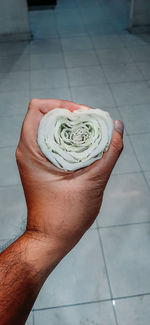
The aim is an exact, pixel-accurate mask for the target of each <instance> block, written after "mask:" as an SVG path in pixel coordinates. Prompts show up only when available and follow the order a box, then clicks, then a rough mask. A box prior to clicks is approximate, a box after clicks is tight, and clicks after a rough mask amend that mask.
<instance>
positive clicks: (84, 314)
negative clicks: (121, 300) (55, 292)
mask: <svg viewBox="0 0 150 325" xmlns="http://www.w3.org/2000/svg"><path fill="white" fill-rule="evenodd" d="M34 316H35V324H36V325H41V324H43V325H49V324H50V323H52V324H53V325H60V324H61V325H79V324H81V325H83V324H93V325H101V324H103V325H115V324H116V323H115V319H114V315H113V309H112V305H111V302H102V303H92V304H88V305H86V304H85V305H80V306H74V307H68V308H58V309H51V310H41V311H35V312H34Z"/></svg>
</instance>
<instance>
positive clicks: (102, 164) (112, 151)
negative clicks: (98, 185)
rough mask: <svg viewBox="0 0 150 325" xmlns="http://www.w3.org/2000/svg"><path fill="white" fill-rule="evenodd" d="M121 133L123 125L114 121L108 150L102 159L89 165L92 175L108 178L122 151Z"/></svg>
mask: <svg viewBox="0 0 150 325" xmlns="http://www.w3.org/2000/svg"><path fill="white" fill-rule="evenodd" d="M123 131H124V125H123V123H122V121H120V120H116V121H114V132H113V135H112V139H111V142H110V146H109V149H108V151H107V152H105V153H104V155H103V157H102V159H100V160H97V161H96V162H95V163H93V164H92V165H91V172H92V173H93V174H95V175H96V174H97V176H98V175H100V174H101V176H103V175H104V176H106V177H109V175H110V173H111V172H112V169H113V168H114V166H115V164H116V162H117V160H118V158H119V156H120V154H121V152H122V150H123Z"/></svg>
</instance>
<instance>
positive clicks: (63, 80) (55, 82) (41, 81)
mask: <svg viewBox="0 0 150 325" xmlns="http://www.w3.org/2000/svg"><path fill="white" fill-rule="evenodd" d="M67 86H68V81H67V75H66V71H65V69H49V70H37V71H31V89H44V88H47V89H48V88H59V87H60V88H61V87H67Z"/></svg>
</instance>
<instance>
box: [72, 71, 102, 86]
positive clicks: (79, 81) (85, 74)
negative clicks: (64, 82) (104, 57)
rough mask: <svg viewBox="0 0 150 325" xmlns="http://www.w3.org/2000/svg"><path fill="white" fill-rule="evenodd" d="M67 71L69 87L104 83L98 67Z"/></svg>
mask: <svg viewBox="0 0 150 325" xmlns="http://www.w3.org/2000/svg"><path fill="white" fill-rule="evenodd" d="M67 71H68V76H69V82H70V85H71V86H86V85H97V84H99V83H104V82H105V81H106V78H105V75H104V72H103V70H102V68H101V67H100V66H94V67H84V68H83V67H80V68H72V69H68V70H67Z"/></svg>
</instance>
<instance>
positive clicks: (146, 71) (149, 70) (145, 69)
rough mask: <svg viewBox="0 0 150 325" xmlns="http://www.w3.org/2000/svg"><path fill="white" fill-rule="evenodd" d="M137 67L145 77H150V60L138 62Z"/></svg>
mask: <svg viewBox="0 0 150 325" xmlns="http://www.w3.org/2000/svg"><path fill="white" fill-rule="evenodd" d="M137 65H138V67H139V68H140V70H141V71H142V74H143V77H144V78H145V79H150V62H138V63H137Z"/></svg>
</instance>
